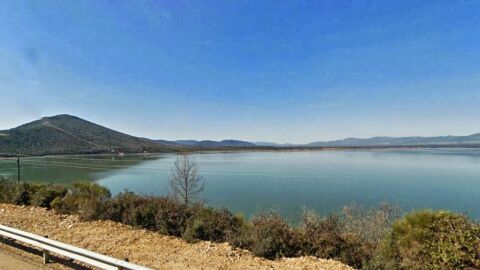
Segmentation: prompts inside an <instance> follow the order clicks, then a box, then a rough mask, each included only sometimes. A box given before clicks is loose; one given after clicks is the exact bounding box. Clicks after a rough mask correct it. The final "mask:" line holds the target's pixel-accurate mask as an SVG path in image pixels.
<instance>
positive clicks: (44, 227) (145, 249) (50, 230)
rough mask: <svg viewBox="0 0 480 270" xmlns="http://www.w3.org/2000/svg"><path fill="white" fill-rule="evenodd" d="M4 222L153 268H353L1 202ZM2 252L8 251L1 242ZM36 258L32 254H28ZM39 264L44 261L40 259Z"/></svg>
mask: <svg viewBox="0 0 480 270" xmlns="http://www.w3.org/2000/svg"><path fill="white" fill-rule="evenodd" d="M0 224H3V225H6V226H11V227H15V228H18V229H21V230H25V231H28V232H32V233H35V234H38V235H48V237H49V238H51V239H55V240H58V241H61V242H65V243H68V244H71V245H75V246H78V247H82V248H85V249H89V250H92V251H95V252H98V253H101V254H105V255H108V256H112V257H115V258H120V259H124V258H128V259H129V260H130V261H131V262H133V263H137V264H141V265H145V266H148V267H151V268H154V269H238V270H240V269H242V270H243V269H312V270H313V269H322V270H351V269H352V268H351V267H349V266H346V265H344V264H342V263H340V262H337V261H334V260H324V259H317V258H313V257H301V258H287V259H280V260H276V261H270V260H266V259H262V258H258V257H254V256H253V255H252V254H251V253H250V252H249V251H245V250H239V249H234V248H232V247H230V245H228V244H217V243H211V242H199V243H195V244H189V243H187V242H185V241H183V240H181V239H178V238H175V237H170V236H164V235H160V234H157V233H154V232H149V231H146V230H141V229H135V228H132V227H129V226H126V225H122V224H119V223H115V222H111V221H93V222H82V221H80V220H79V218H78V217H76V216H70V215H58V214H56V213H54V212H53V211H48V210H46V209H44V208H39V207H26V206H15V205H9V204H0ZM0 248H2V249H3V248H8V249H10V248H9V247H6V246H5V244H0ZM25 256H31V255H25ZM37 259H38V260H40V258H37Z"/></svg>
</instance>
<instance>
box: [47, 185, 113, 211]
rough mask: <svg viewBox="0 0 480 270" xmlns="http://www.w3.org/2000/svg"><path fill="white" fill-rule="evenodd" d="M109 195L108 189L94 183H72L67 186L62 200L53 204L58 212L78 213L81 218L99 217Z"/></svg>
mask: <svg viewBox="0 0 480 270" xmlns="http://www.w3.org/2000/svg"><path fill="white" fill-rule="evenodd" d="M110 197H111V194H110V191H109V190H108V189H107V188H105V187H102V186H100V185H98V184H96V183H83V182H81V183H74V184H73V185H72V186H71V187H69V188H68V191H67V194H66V195H65V196H64V197H63V199H62V202H61V203H59V202H58V201H57V202H55V204H53V205H54V206H55V208H54V209H55V210H57V211H58V212H60V213H67V214H78V215H79V216H80V218H82V219H83V220H94V219H98V218H100V217H101V215H102V213H103V211H104V207H105V205H106V204H107V203H108V201H109V199H110Z"/></svg>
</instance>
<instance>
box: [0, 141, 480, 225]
mask: <svg viewBox="0 0 480 270" xmlns="http://www.w3.org/2000/svg"><path fill="white" fill-rule="evenodd" d="M193 156H194V157H195V158H196V160H197V162H198V164H199V166H200V172H201V174H202V175H203V176H205V178H206V186H205V191H204V193H203V199H204V200H205V201H206V202H207V203H208V204H209V205H212V206H215V207H227V208H229V209H230V210H232V211H234V212H243V213H245V214H246V215H247V216H250V215H251V214H253V213H256V212H258V211H260V210H261V209H265V208H273V209H276V210H278V211H279V212H280V213H282V214H283V215H285V216H287V217H289V218H290V219H292V220H294V219H296V218H297V217H298V216H299V213H301V209H302V208H312V209H315V210H317V211H318V212H321V213H329V212H331V211H336V210H338V209H340V207H342V206H344V205H347V204H351V203H361V204H365V205H376V204H378V203H379V202H382V201H389V202H392V203H397V204H399V205H400V206H402V207H403V208H404V209H406V210H409V209H413V208H434V209H438V208H443V209H451V210H455V211H458V212H468V213H469V214H470V215H472V216H473V217H475V218H480V206H479V205H480V204H479V203H480V150H475V149H437V150H378V151H304V152H240V153H238V152H237V153H205V154H195V155H193ZM175 158H176V156H175V155H172V154H165V155H158V156H154V157H151V156H149V157H144V156H129V157H124V158H118V157H115V158H114V157H92V156H89V157H63V158H59V157H54V158H53V157H49V158H31V159H25V161H24V163H23V164H24V165H23V173H22V174H23V175H24V176H23V177H24V179H26V180H30V181H52V182H71V181H78V180H90V181H98V182H99V183H100V184H102V185H105V186H107V187H108V188H110V189H111V190H112V192H114V193H117V192H121V191H123V190H125V189H128V190H130V191H135V192H138V193H143V194H152V195H159V194H160V195H162V194H166V193H167V190H168V178H169V175H170V172H171V171H170V168H171V167H172V165H173V162H174V161H175ZM12 164H13V163H8V161H2V163H0V173H2V174H5V175H7V176H8V175H12V176H14V175H15V174H14V173H15V171H14V170H12V168H14V166H12ZM13 165H15V164H13Z"/></svg>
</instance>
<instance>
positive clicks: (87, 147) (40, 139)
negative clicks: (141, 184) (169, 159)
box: [0, 115, 176, 155]
mask: <svg viewBox="0 0 480 270" xmlns="http://www.w3.org/2000/svg"><path fill="white" fill-rule="evenodd" d="M175 149H176V147H175V146H172V145H162V144H159V143H158V142H154V141H151V140H148V139H144V138H138V137H134V136H130V135H127V134H124V133H120V132H117V131H114V130H111V129H108V128H106V127H103V126H100V125H97V124H94V123H91V122H88V121H86V120H83V119H81V118H78V117H75V116H71V115H57V116H53V117H44V118H42V119H40V120H37V121H33V122H30V123H28V124H24V125H21V126H19V127H16V128H13V129H10V130H5V131H0V154H2V155H16V154H20V155H46V154H90V153H118V152H143V151H147V152H163V151H172V150H175Z"/></svg>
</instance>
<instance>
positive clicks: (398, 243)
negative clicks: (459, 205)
mask: <svg viewBox="0 0 480 270" xmlns="http://www.w3.org/2000/svg"><path fill="white" fill-rule="evenodd" d="M370 268H374V269H414V270H415V269H439V270H440V269H442V270H443V269H467V268H472V269H479V268H480V225H478V224H475V223H474V222H472V221H470V220H469V219H468V218H467V217H465V216H462V215H458V214H453V213H450V212H445V211H431V210H423V211H417V212H413V213H411V214H408V215H406V216H405V217H404V218H403V219H401V220H399V221H397V222H396V223H395V224H394V225H393V227H392V231H391V233H390V234H389V235H387V237H386V238H385V240H384V242H383V243H382V246H381V248H380V249H379V253H378V254H377V256H376V257H375V259H374V260H373V261H372V263H371V267H370Z"/></svg>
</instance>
